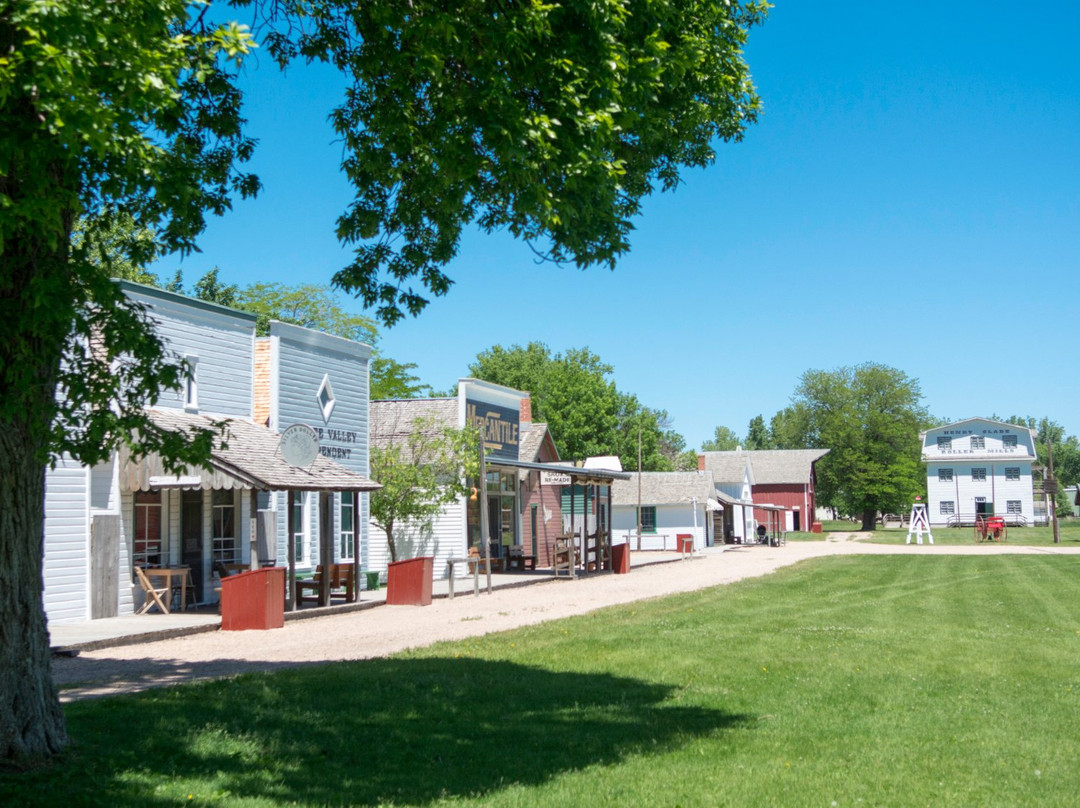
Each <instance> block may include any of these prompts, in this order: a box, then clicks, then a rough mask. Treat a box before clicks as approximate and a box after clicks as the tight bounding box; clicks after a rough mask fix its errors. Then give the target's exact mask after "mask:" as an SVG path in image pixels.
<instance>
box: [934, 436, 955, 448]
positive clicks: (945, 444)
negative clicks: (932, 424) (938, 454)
mask: <svg viewBox="0 0 1080 808" xmlns="http://www.w3.org/2000/svg"><path fill="white" fill-rule="evenodd" d="M937 447H938V448H939V449H951V448H952V438H943V437H938V439H937Z"/></svg>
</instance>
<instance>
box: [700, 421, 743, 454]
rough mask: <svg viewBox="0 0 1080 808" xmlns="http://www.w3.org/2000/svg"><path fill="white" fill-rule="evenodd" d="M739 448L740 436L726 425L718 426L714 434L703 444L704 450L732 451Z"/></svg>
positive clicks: (702, 449) (702, 448)
mask: <svg viewBox="0 0 1080 808" xmlns="http://www.w3.org/2000/svg"><path fill="white" fill-rule="evenodd" d="M738 448H739V436H738V435H736V434H735V433H734V432H733V431H732V430H730V429H729V428H728V427H726V426H718V427H717V428H716V429H714V430H713V436H712V437H711V438H710V439H709V440H707V441H704V442H703V443H702V444H701V451H703V452H731V451H734V450H735V449H738Z"/></svg>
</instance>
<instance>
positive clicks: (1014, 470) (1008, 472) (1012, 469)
mask: <svg viewBox="0 0 1080 808" xmlns="http://www.w3.org/2000/svg"><path fill="white" fill-rule="evenodd" d="M1005 479H1006V480H1019V479H1020V468H1019V467H1018V466H1006V467H1005Z"/></svg>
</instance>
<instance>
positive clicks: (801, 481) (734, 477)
mask: <svg viewBox="0 0 1080 808" xmlns="http://www.w3.org/2000/svg"><path fill="white" fill-rule="evenodd" d="M828 453H829V450H828V449H762V450H755V451H748V450H736V451H734V452H702V456H703V457H704V458H705V470H706V471H710V472H712V475H713V478H714V479H715V480H716V481H717V482H718V483H733V482H740V483H741V482H742V480H743V472H744V470H745V468H746V464H747V462H749V464H750V483H751V485H806V483H807V482H809V480H810V471H811V469H812V468H813V467H814V463H816V462H817V461H818V460H820V459H821V458H822V457H824V456H825V455H827V454H828Z"/></svg>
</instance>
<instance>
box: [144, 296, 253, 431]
mask: <svg viewBox="0 0 1080 808" xmlns="http://www.w3.org/2000/svg"><path fill="white" fill-rule="evenodd" d="M129 296H130V297H131V298H132V299H133V300H135V301H137V302H139V303H142V304H143V305H145V306H146V307H147V309H148V311H149V314H150V316H151V318H152V319H153V320H154V322H155V327H156V331H157V334H158V336H159V337H160V338H161V339H162V341H163V342H164V343H165V346H166V348H167V350H169V351H170V352H171V353H173V354H175V355H176V356H181V357H183V356H186V355H190V356H194V357H198V370H197V374H196V380H197V383H198V411H199V412H204V413H214V414H220V415H235V416H239V417H242V418H250V417H251V416H252V414H253V409H252V401H253V398H252V397H253V393H252V374H253V372H254V370H253V368H254V364H253V361H254V350H255V347H254V346H255V320H254V317H252V316H251V315H249V314H244V313H242V312H236V311H233V310H231V309H226V308H224V307H222V306H214V305H212V304H208V303H202V302H200V301H196V300H190V299H187V298H182V297H176V296H173V295H167V294H164V293H160V294H155V293H154V292H152V291H149V290H148V291H143V290H135V291H130V290H129ZM156 404H157V405H158V406H162V407H174V408H177V409H183V407H184V400H183V394H182V391H179V390H176V391H170V392H167V393H164V394H162V395H161V396H160V397H159V398H158V400H157V402H156Z"/></svg>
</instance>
